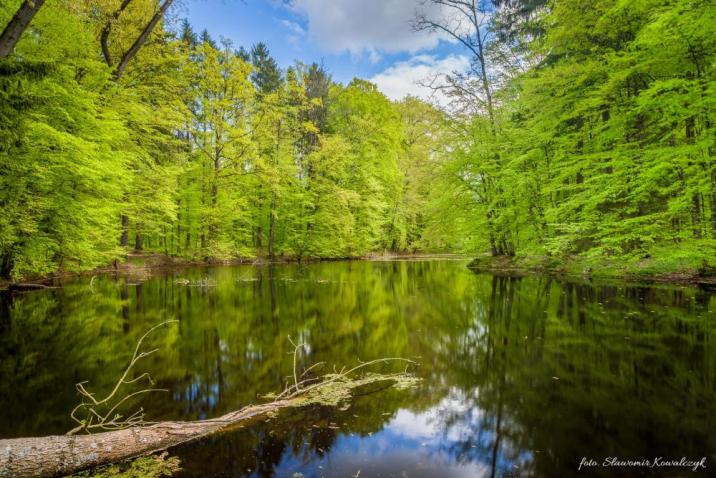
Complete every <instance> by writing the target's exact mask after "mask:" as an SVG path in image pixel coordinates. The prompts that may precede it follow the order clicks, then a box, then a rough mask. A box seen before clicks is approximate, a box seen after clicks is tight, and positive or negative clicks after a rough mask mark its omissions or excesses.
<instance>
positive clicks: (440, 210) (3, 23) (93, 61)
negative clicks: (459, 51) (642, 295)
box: [0, 0, 716, 279]
mask: <svg viewBox="0 0 716 478" xmlns="http://www.w3.org/2000/svg"><path fill="white" fill-rule="evenodd" d="M433 3H440V4H442V5H443V9H444V13H445V14H444V16H441V17H439V18H431V17H429V16H426V15H425V14H423V13H421V11H420V2H417V3H416V15H415V20H414V24H413V27H414V28H415V29H416V30H431V31H435V32H439V33H440V34H441V35H444V37H445V38H447V39H449V40H450V41H452V42H454V43H455V44H457V45H460V46H462V47H463V49H464V52H465V54H468V55H470V57H471V60H472V67H471V69H470V71H468V72H452V73H451V72H445V73H446V75H441V77H440V78H433V79H426V84H429V85H430V86H431V87H432V88H433V89H435V90H436V93H440V94H444V95H446V96H447V97H448V98H449V99H450V104H449V105H443V107H442V108H438V107H436V106H431V105H430V104H429V103H428V102H424V101H421V100H418V99H415V98H410V97H409V98H406V99H404V100H403V101H400V102H392V101H390V100H389V99H388V98H386V96H385V95H383V94H382V93H381V92H380V91H378V89H377V87H376V86H375V85H373V84H371V83H369V82H367V81H364V80H360V79H355V80H353V81H352V82H350V83H349V84H347V85H341V84H337V83H336V82H334V81H332V79H331V75H330V72H329V71H327V69H326V68H325V67H324V66H322V65H319V64H303V63H300V62H296V63H295V64H294V65H293V66H291V67H289V68H285V69H281V68H279V67H278V65H277V63H276V61H275V60H274V59H273V58H272V57H271V55H270V52H269V51H268V48H267V47H266V46H265V45H264V44H262V43H261V42H260V40H261V39H256V40H257V43H256V44H255V45H253V46H246V47H242V46H238V45H232V44H231V43H230V42H227V41H223V40H219V39H215V38H212V36H211V34H210V33H209V32H201V33H197V32H195V31H193V29H192V27H191V25H190V24H188V23H187V22H185V21H184V22H182V21H180V20H178V19H176V18H175V16H174V15H173V12H172V7H173V2H172V1H171V0H162V1H157V0H121V1H120V0H47V1H46V2H44V1H41V0H24V1H20V0H9V1H4V2H3V3H2V5H0V28H4V30H3V32H2V34H1V35H0V98H1V99H0V206H1V207H0V276H2V277H5V278H12V279H20V278H23V277H28V276H33V275H42V274H49V273H53V272H56V271H58V270H59V271H65V270H68V271H71V270H86V269H91V268H93V267H97V266H101V265H106V264H109V263H111V262H113V261H115V260H122V258H123V257H125V256H126V255H127V253H128V252H130V251H133V250H137V251H151V252H159V253H164V254H168V255H172V256H176V257H181V258H187V259H194V260H227V259H234V258H239V257H242V258H248V257H270V258H274V257H291V258H336V257H354V256H361V255H365V254H368V253H371V252H379V253H382V252H412V251H453V252H470V253H480V252H490V253H491V254H492V255H506V256H514V257H517V258H522V259H523V260H525V259H529V258H540V260H545V258H546V260H548V261H552V262H555V263H565V262H570V261H571V262H574V263H577V264H579V265H580V267H582V266H585V264H586V266H591V265H598V264H605V263H606V264H610V262H608V261H612V262H611V264H617V263H618V264H620V265H621V266H624V265H629V264H634V265H640V266H643V267H645V268H651V269H652V270H681V269H685V268H694V269H705V268H708V267H710V266H713V265H716V264H715V263H716V259H714V258H715V257H716V158H715V157H714V156H715V154H716V124H715V122H716V91H715V90H716V75H715V66H716V64H715V62H716V35H714V25H716V4H715V3H714V2H713V1H712V0H679V1H673V0H672V1H668V0H637V1H633V0H552V1H547V0H521V1H520V0H492V1H490V2H487V1H485V2H477V3H476V2H471V1H462V0H445V1H441V2H437V1H433ZM18 39H19V41H18ZM605 261H607V262H605Z"/></svg>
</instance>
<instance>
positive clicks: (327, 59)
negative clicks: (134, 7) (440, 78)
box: [176, 0, 469, 102]
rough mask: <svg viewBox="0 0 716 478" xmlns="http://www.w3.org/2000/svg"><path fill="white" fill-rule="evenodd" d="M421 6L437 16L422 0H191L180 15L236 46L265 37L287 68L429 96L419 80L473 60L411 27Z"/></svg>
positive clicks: (395, 94) (393, 94) (394, 93)
mask: <svg viewBox="0 0 716 478" xmlns="http://www.w3.org/2000/svg"><path fill="white" fill-rule="evenodd" d="M418 8H422V9H426V8H427V9H432V11H431V10H428V11H427V13H433V14H439V12H438V11H437V10H435V8H436V7H432V6H429V5H426V6H421V2H420V0H185V2H184V4H183V6H181V7H180V9H179V11H177V12H176V13H177V15H178V16H179V17H186V18H187V19H188V20H189V22H190V23H191V24H192V26H193V27H194V29H195V30H196V31H197V32H201V31H202V30H203V29H207V30H208V31H209V33H210V34H211V36H212V37H213V38H214V39H217V40H218V39H220V38H222V37H223V38H226V39H229V40H231V41H232V42H233V44H234V46H235V47H237V48H238V47H239V46H244V47H246V48H247V49H248V48H249V47H250V46H251V45H253V44H255V43H258V42H264V43H266V44H267V45H268V47H269V50H270V51H271V54H272V56H273V57H274V58H276V60H277V61H278V63H279V65H280V66H281V67H282V68H286V67H288V66H290V65H291V64H293V63H294V61H295V60H300V61H302V62H304V63H312V62H314V61H315V62H318V63H321V62H323V64H324V65H325V66H326V68H327V69H328V71H329V72H330V73H331V74H332V76H333V79H334V80H335V81H338V82H341V83H348V82H349V81H350V80H351V79H352V78H354V77H359V78H364V79H368V80H370V81H373V82H374V83H376V84H377V85H378V88H379V89H380V90H381V91H382V92H383V93H385V94H386V95H387V96H388V97H390V98H391V99H395V100H399V99H401V98H403V97H404V96H405V95H407V94H411V95H414V96H419V97H422V98H425V99H427V98H428V97H429V96H430V94H431V91H430V90H429V89H428V88H425V87H421V86H420V85H418V84H417V83H418V82H420V81H421V80H424V79H426V78H429V77H431V76H433V75H434V74H435V73H439V72H443V73H450V72H452V71H455V70H459V71H464V70H465V69H467V67H468V66H469V60H468V57H467V56H466V55H465V52H464V51H462V50H461V49H460V48H459V46H458V45H457V44H455V43H451V42H449V41H447V39H446V38H444V37H441V36H439V35H438V34H435V33H428V32H414V31H413V30H412V29H411V27H410V20H411V19H412V18H413V17H414V15H415V11H416V9H418ZM440 100H441V99H440V98H437V101H438V102H440Z"/></svg>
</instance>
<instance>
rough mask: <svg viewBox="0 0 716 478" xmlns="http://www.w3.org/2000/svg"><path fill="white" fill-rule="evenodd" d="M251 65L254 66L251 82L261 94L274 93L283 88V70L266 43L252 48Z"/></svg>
mask: <svg viewBox="0 0 716 478" xmlns="http://www.w3.org/2000/svg"><path fill="white" fill-rule="evenodd" d="M251 64H252V65H254V71H253V72H252V73H251V81H253V82H254V85H256V89H257V90H258V91H259V93H260V94H264V95H265V94H268V93H273V92H274V91H276V90H278V89H279V88H280V87H281V81H282V79H281V70H280V69H279V67H278V65H277V64H276V60H274V59H273V58H272V57H271V54H270V52H269V49H268V47H267V46H266V44H265V43H257V44H256V45H254V46H253V47H252V48H251Z"/></svg>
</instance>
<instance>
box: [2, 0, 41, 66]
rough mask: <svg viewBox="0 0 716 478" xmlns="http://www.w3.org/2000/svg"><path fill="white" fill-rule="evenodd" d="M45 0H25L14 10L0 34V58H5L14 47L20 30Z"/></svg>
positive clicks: (21, 30) (23, 28)
mask: <svg viewBox="0 0 716 478" xmlns="http://www.w3.org/2000/svg"><path fill="white" fill-rule="evenodd" d="M43 3H45V0H25V1H24V2H22V5H20V8H18V10H17V12H15V16H13V17H12V19H11V20H10V23H8V24H7V26H6V27H5V30H3V32H2V34H0V59H1V58H7V57H8V55H10V53H12V51H13V50H14V49H15V45H17V42H18V41H19V40H20V36H22V32H24V31H25V29H27V26H28V25H29V24H30V22H31V21H32V18H33V17H34V16H35V14H36V13H37V12H38V10H40V7H42V4H43Z"/></svg>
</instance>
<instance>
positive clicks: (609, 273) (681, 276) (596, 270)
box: [467, 255, 716, 288]
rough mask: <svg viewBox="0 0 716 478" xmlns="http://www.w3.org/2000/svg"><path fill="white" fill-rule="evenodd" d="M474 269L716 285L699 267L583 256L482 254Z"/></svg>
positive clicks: (715, 278) (715, 277)
mask: <svg viewBox="0 0 716 478" xmlns="http://www.w3.org/2000/svg"><path fill="white" fill-rule="evenodd" d="M467 267H468V269H470V270H471V271H474V272H489V273H496V274H500V273H502V274H507V275H519V276H525V275H531V274H546V275H550V276H554V277H559V278H563V279H572V280H587V281H592V280H597V281H600V280H605V281H617V280H618V281H623V282H630V283H638V284H645V285H648V284H672V285H690V286H702V287H710V288H716V274H714V272H713V271H709V272H707V273H705V272H703V271H699V270H696V269H688V268H684V269H674V270H669V271H663V272H652V271H650V270H648V269H647V268H646V267H644V268H639V267H635V266H631V267H625V266H624V265H623V264H620V265H619V266H615V265H610V264H588V263H585V262H580V261H579V260H572V261H564V262H552V261H550V260H549V259H548V258H546V257H525V258H514V257H508V256H491V255H481V256H477V257H475V258H474V259H473V260H472V261H470V263H469V264H468V266H467Z"/></svg>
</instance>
